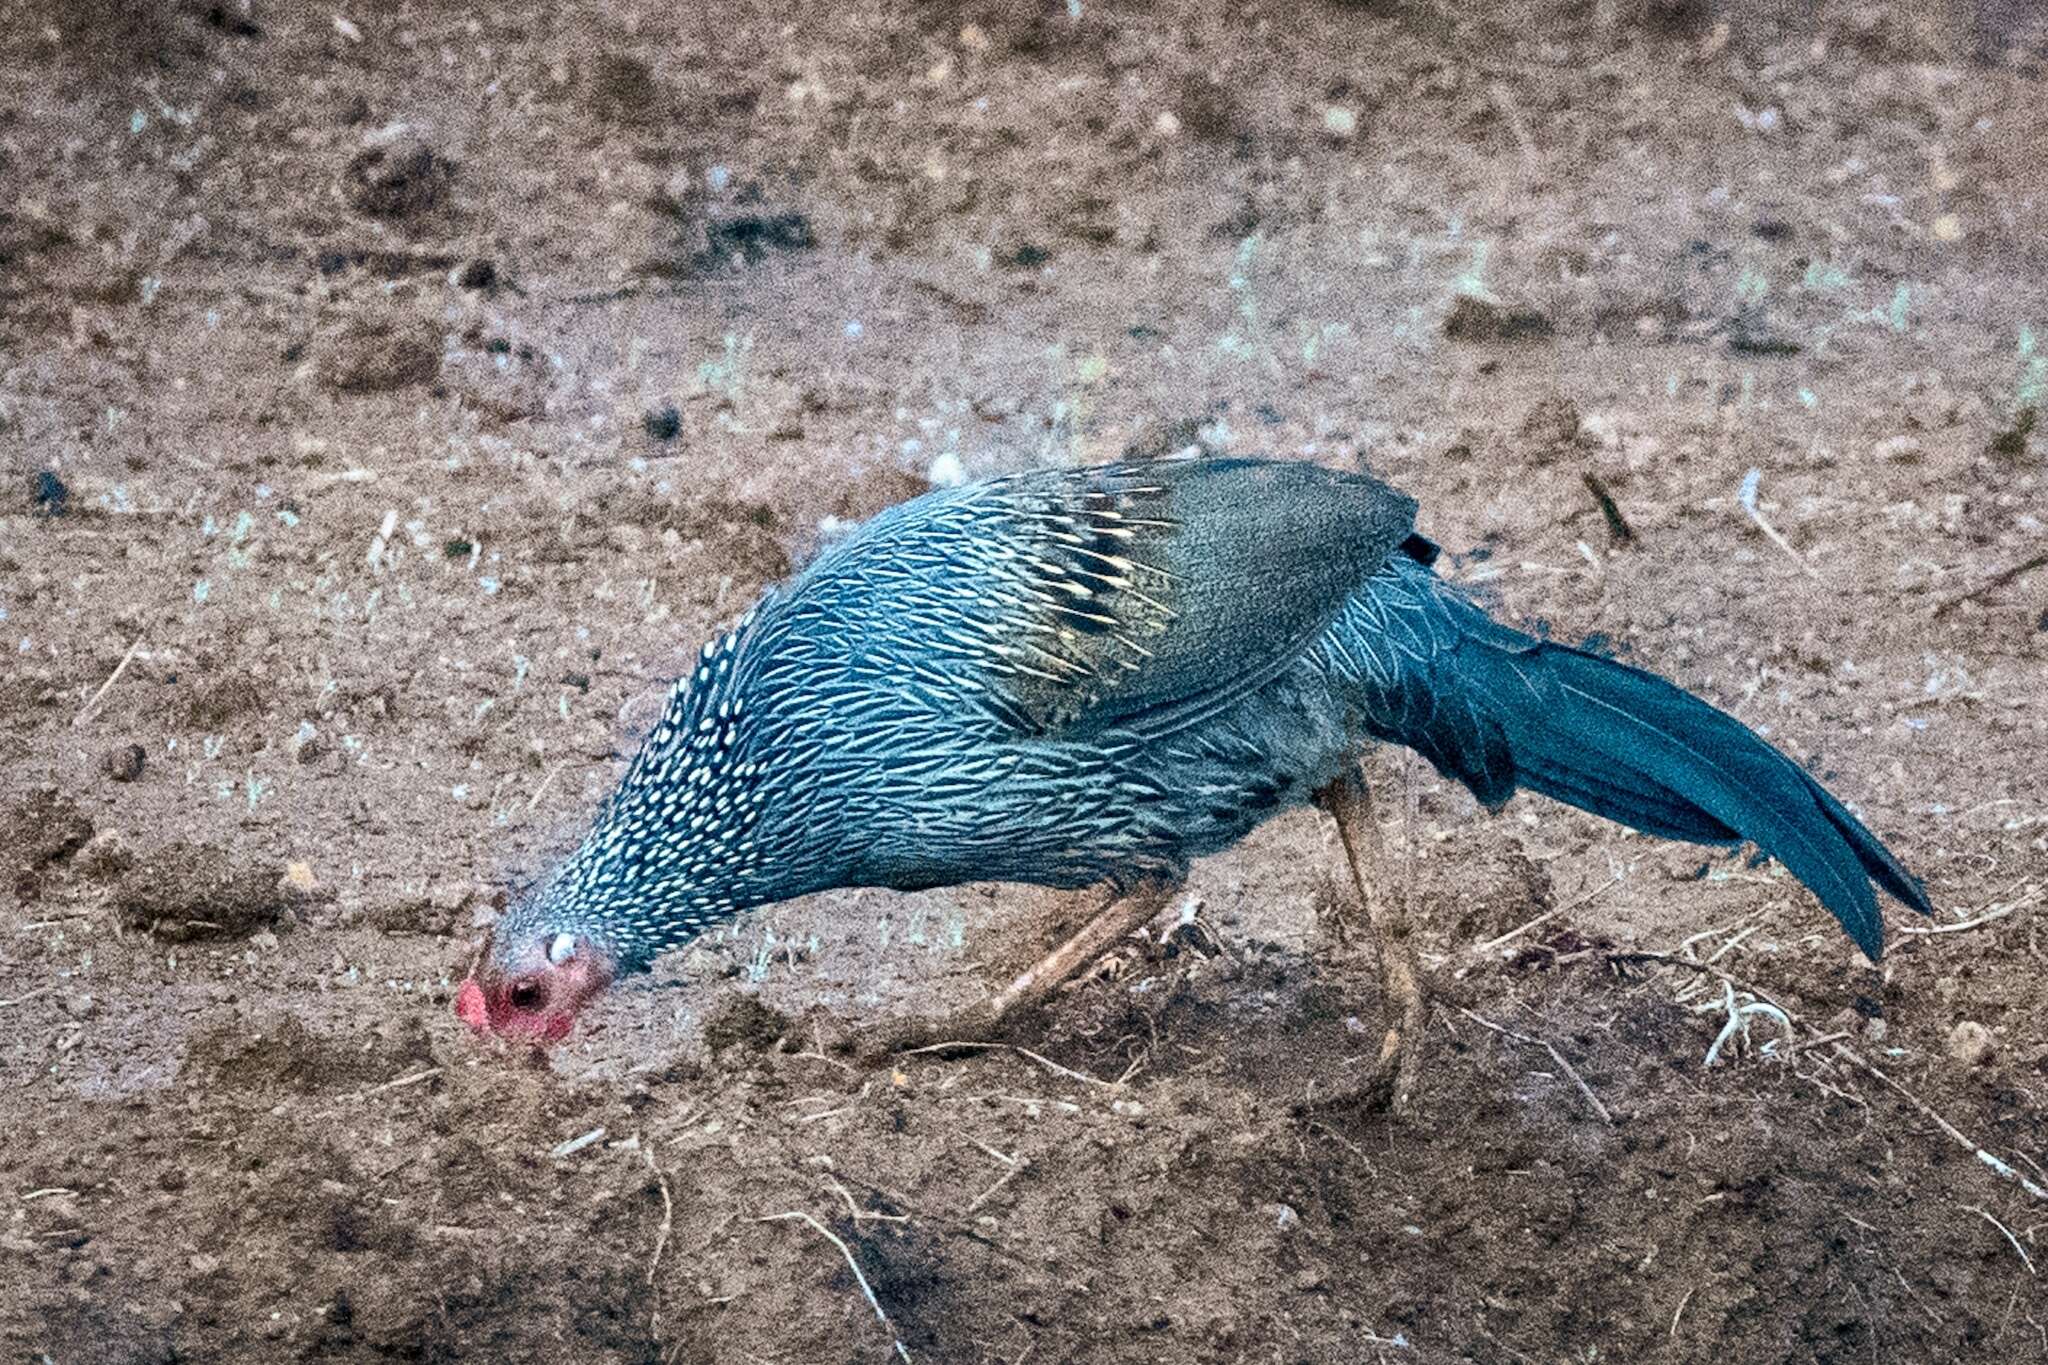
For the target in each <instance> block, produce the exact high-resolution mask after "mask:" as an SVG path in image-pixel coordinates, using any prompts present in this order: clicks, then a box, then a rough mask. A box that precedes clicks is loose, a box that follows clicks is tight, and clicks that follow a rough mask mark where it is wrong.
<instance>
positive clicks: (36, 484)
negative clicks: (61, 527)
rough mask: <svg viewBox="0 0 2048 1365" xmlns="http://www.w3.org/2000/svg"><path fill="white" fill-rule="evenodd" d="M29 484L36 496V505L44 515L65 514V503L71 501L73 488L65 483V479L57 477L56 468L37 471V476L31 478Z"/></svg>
mask: <svg viewBox="0 0 2048 1365" xmlns="http://www.w3.org/2000/svg"><path fill="white" fill-rule="evenodd" d="M29 485H30V491H31V492H32V493H33V494H34V496H35V500H36V506H37V507H38V508H39V509H41V511H42V513H43V515H44V516H48V517H61V516H63V515H64V507H65V504H67V503H69V502H70V501H71V489H70V488H69V487H67V486H66V485H65V483H64V480H62V479H60V478H58V477H57V475H56V472H55V471H54V470H49V469H44V470H39V471H37V473H36V476H35V478H33V479H31V480H29Z"/></svg>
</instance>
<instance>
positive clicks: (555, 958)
mask: <svg viewBox="0 0 2048 1365" xmlns="http://www.w3.org/2000/svg"><path fill="white" fill-rule="evenodd" d="M618 974H619V961H618V957H617V955H616V954H614V953H613V952H611V951H610V950H609V949H608V948H606V947H605V945H603V944H602V943H600V942H598V941H597V940H596V939H595V938H593V937H591V936H589V935H587V934H583V933H578V932H576V931H574V930H566V929H555V928H550V927H548V926H546V925H543V924H540V923H538V922H537V921H536V920H535V917H534V916H533V915H531V914H517V913H515V914H514V915H511V916H508V917H507V918H506V919H505V920H504V921H502V922H500V923H499V924H498V925H497V927H496V928H494V929H493V930H492V931H491V936H490V938H489V940H488V941H486V943H485V944H484V951H483V957H482V958H481V960H480V961H479V962H478V963H477V967H476V970H475V971H474V972H473V973H472V974H471V975H470V977H469V979H468V980H466V981H464V982H463V983H462V988H461V990H459V991H458V992H457V993H456V996H455V1014H456V1017H457V1018H459V1019H461V1020H462V1022H463V1023H465V1024H468V1025H469V1026H470V1027H471V1028H473V1029H475V1030H476V1031H477V1032H478V1033H479V1034H495V1035H496V1036H497V1037H499V1038H502V1039H504V1040H505V1041H507V1042H514V1043H525V1044H528V1045H530V1046H533V1047H546V1046H548V1045H549V1044H550V1043H559V1042H560V1041H561V1040H562V1039H564V1038H566V1037H568V1036H569V1030H570V1029H572V1028H574V1027H575V1024H576V1016H577V1014H578V1013H580V1012H581V1011H582V1009H583V1007H584V1006H585V1005H587V1004H589V1003H590V1002H591V1001H592V1000H593V999H595V998H596V997H598V996H599V995H602V994H603V993H604V990H605V988H606V987H607V986H609V985H611V983H612V981H613V979H614V978H615V977H617V976H618Z"/></svg>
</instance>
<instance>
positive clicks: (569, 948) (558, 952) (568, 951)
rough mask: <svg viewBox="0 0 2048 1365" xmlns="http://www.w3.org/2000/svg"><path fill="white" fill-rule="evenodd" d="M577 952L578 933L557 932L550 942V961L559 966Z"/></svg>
mask: <svg viewBox="0 0 2048 1365" xmlns="http://www.w3.org/2000/svg"><path fill="white" fill-rule="evenodd" d="M575 953H576V935H574V934H556V935H555V937H554V939H553V940H552V941H550V942H549V944H548V961H550V962H552V963H554V964H555V965H556V966H557V967H559V966H561V965H562V964H563V963H564V962H567V961H568V960H569V959H570V958H571V957H573V956H574V955H575Z"/></svg>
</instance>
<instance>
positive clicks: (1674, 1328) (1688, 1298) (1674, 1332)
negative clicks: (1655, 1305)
mask: <svg viewBox="0 0 2048 1365" xmlns="http://www.w3.org/2000/svg"><path fill="white" fill-rule="evenodd" d="M1698 1292H1699V1286H1698V1285H1693V1286H1692V1287H1691V1288H1690V1289H1687V1290H1686V1291H1685V1297H1684V1298H1682V1299H1680V1300H1679V1301H1678V1311H1676V1312H1674V1313H1673V1314H1672V1315H1671V1339H1672V1340H1673V1341H1676V1340H1678V1320H1679V1319H1680V1318H1682V1317H1684V1316H1685V1306H1686V1305H1687V1304H1689V1303H1691V1302H1692V1296H1693V1295H1694V1294H1696V1293H1698Z"/></svg>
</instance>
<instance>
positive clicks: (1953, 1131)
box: [1834, 1043, 2048, 1203]
mask: <svg viewBox="0 0 2048 1365" xmlns="http://www.w3.org/2000/svg"><path fill="white" fill-rule="evenodd" d="M1834 1051H1835V1055H1836V1056H1837V1057H1840V1058H1841V1059H1842V1060H1844V1061H1846V1062H1850V1063H1853V1064H1854V1065H1856V1066H1859V1067H1861V1068H1862V1069H1863V1070H1865V1071H1867V1072H1869V1073H1870V1074H1871V1075H1873V1076H1875V1077H1876V1078H1877V1079H1878V1080H1880V1081H1882V1082H1883V1083H1884V1084H1885V1085H1886V1086H1887V1087H1889V1088H1890V1089H1891V1090H1892V1091H1893V1092H1895V1093H1896V1094H1897V1095H1898V1096H1899V1097H1900V1098H1901V1099H1903V1100H1905V1101H1906V1103H1908V1104H1910V1105H1912V1106H1913V1107H1914V1108H1915V1109H1917V1110H1919V1111H1920V1113H1921V1116H1922V1117H1924V1118H1926V1119H1927V1120H1929V1121H1930V1122H1932V1123H1933V1124H1934V1126H1935V1127H1937V1128H1939V1129H1941V1131H1942V1132H1944V1133H1946V1134H1948V1136H1949V1139H1950V1141H1952V1142H1954V1143H1955V1144H1956V1145H1957V1146H1959V1147H1961V1148H1963V1149H1964V1150H1965V1151H1967V1152H1969V1153H1970V1154H1971V1155H1973V1156H1975V1157H1976V1158H1977V1160H1979V1161H1981V1162H1983V1163H1984V1164H1985V1165H1986V1166H1988V1167H1990V1168H1991V1170H1992V1172H1993V1173H1994V1174H1996V1175H1997V1176H1998V1177H1999V1178H2000V1179H2002V1180H2009V1181H2011V1182H2012V1183H2013V1184H2015V1185H2018V1186H2019V1187H2020V1188H2021V1189H2023V1190H2025V1191H2026V1192H2027V1193H2028V1194H2030V1195H2032V1196H2034V1198H2036V1199H2039V1200H2041V1201H2042V1202H2043V1203H2048V1188H2043V1187H2042V1186H2040V1185H2038V1184H2036V1183H2035V1182H2034V1181H2032V1180H2029V1179H2028V1178H2027V1177H2026V1176H2024V1175H2022V1174H2020V1172H2018V1171H2016V1170H2014V1169H2013V1168H2012V1167H2011V1166H2009V1165H2007V1164H2006V1163H2005V1162H2004V1161H2001V1160H2000V1159H1999V1158H1997V1157H1995V1156H1993V1155H1992V1154H1991V1153H1990V1152H1987V1151H1985V1150H1984V1149H1983V1148H1982V1147H1980V1146H1978V1145H1977V1144H1976V1143H1974V1142H1972V1141H1971V1140H1970V1139H1969V1138H1967V1137H1964V1136H1963V1133H1962V1130H1961V1129H1959V1128H1957V1127H1956V1126H1955V1125H1954V1124H1953V1123H1950V1122H1949V1121H1948V1120H1947V1119H1945V1118H1943V1117H1942V1116H1941V1115H1940V1114H1938V1113H1936V1112H1935V1110H1934V1106H1932V1105H1930V1104H1929V1103H1927V1101H1925V1100H1923V1099H1921V1098H1920V1097H1919V1096H1918V1095H1916V1094H1914V1093H1913V1092H1912V1091H1910V1090H1908V1089H1906V1087H1905V1086H1903V1085H1900V1084H1899V1083H1898V1082H1897V1081H1895V1080H1893V1079H1892V1078H1891V1076H1890V1075H1888V1074H1887V1073H1885V1072H1883V1071H1880V1070H1879V1069H1878V1068H1877V1067H1876V1066H1875V1065H1873V1064H1872V1063H1871V1062H1870V1060H1869V1059H1868V1058H1866V1057H1865V1056H1864V1055H1863V1054H1862V1053H1860V1052H1858V1051H1857V1050H1856V1049H1855V1048H1853V1047H1850V1046H1849V1045H1848V1044H1847V1043H1836V1044H1835V1045H1834Z"/></svg>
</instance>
